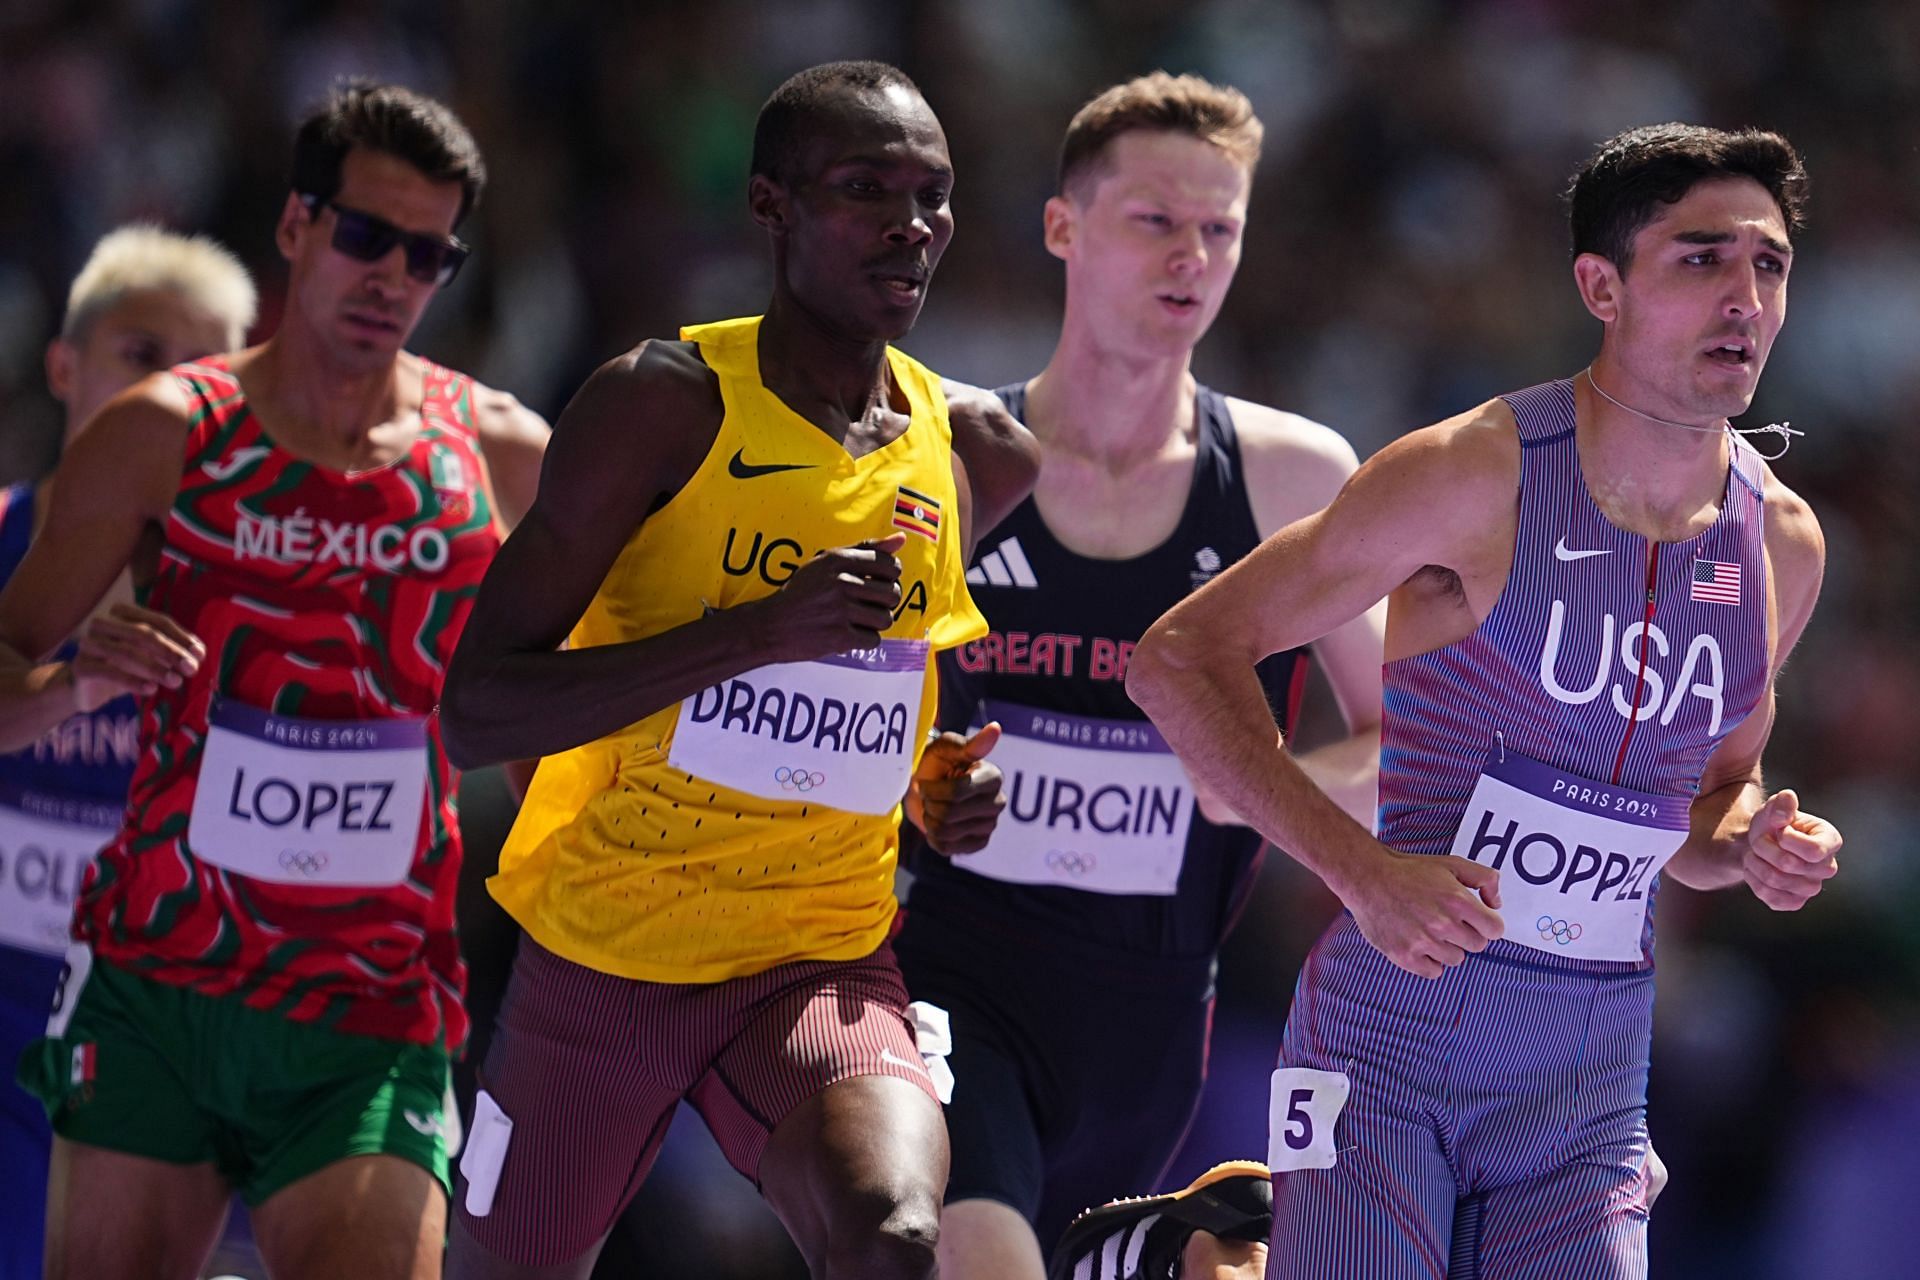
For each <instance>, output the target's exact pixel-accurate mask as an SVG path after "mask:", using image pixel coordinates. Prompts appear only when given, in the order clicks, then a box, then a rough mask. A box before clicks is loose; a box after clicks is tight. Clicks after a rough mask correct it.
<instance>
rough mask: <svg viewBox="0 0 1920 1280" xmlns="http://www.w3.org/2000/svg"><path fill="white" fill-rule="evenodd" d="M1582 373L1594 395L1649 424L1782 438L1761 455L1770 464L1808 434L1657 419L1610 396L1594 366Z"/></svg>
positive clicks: (1783, 427) (1780, 427)
mask: <svg viewBox="0 0 1920 1280" xmlns="http://www.w3.org/2000/svg"><path fill="white" fill-rule="evenodd" d="M1580 372H1581V373H1583V374H1585V375H1586V379H1587V385H1588V386H1590V387H1592V388H1593V390H1594V393H1595V394H1596V395H1598V396H1599V397H1600V398H1601V399H1602V400H1605V401H1606V402H1607V403H1608V404H1610V405H1612V406H1613V407H1614V408H1616V409H1622V410H1624V411H1626V412H1627V413H1630V414H1632V415H1633V416H1634V417H1636V418H1645V419H1646V420H1647V421H1648V422H1657V423H1659V424H1660V425H1661V426H1663V427H1679V428H1680V429H1681V430H1683V431H1713V432H1719V431H1731V432H1733V433H1734V434H1735V435H1741V436H1762V435H1777V436H1779V437H1780V452H1779V453H1761V454H1760V456H1761V457H1762V458H1764V459H1766V460H1767V461H1768V462H1772V461H1774V460H1775V459H1776V458H1782V457H1785V456H1786V452H1787V450H1788V449H1790V448H1792V447H1793V437H1795V436H1803V435H1805V434H1807V433H1806V432H1804V431H1796V430H1794V429H1793V424H1792V423H1790V422H1770V423H1768V424H1767V425H1766V426H1764V427H1736V426H1734V425H1733V424H1732V423H1731V422H1726V421H1724V420H1723V421H1722V422H1721V424H1720V425H1719V426H1717V427H1703V426H1700V425H1698V424H1696V423H1692V422H1675V421H1674V420H1673V419H1671V418H1657V417H1655V416H1654V415H1653V414H1651V413H1647V412H1644V411H1643V410H1640V409H1636V408H1634V407H1633V406H1632V405H1630V404H1623V403H1621V402H1620V401H1619V400H1616V399H1614V398H1613V397H1612V396H1610V395H1608V394H1607V389H1606V388H1605V387H1603V386H1601V385H1600V384H1599V383H1598V382H1596V381H1595V380H1594V377H1593V366H1592V365H1588V366H1587V367H1586V368H1584V369H1582V370H1581V371H1580ZM1754 452H1755V453H1759V452H1760V451H1759V450H1758V449H1756V450H1754Z"/></svg>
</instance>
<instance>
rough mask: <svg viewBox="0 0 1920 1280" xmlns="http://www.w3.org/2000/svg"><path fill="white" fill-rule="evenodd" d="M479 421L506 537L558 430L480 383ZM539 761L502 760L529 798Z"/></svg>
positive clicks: (515, 786) (517, 795)
mask: <svg viewBox="0 0 1920 1280" xmlns="http://www.w3.org/2000/svg"><path fill="white" fill-rule="evenodd" d="M473 391H474V404H473V409H474V413H473V421H474V426H475V428H476V429H478V431H479V433H480V456H481V459H482V461H483V462H485V464H486V467H487V485H488V492H490V493H491V494H492V495H493V510H494V520H495V523H496V524H497V525H498V526H499V528H500V536H501V537H503V538H504V537H505V536H506V535H508V534H510V533H512V532H513V530H514V529H515V528H516V527H517V526H518V525H519V523H520V521H521V520H522V519H523V518H524V517H525V516H526V514H527V510H528V509H529V508H530V507H532V506H533V499H534V496H535V495H536V494H537V493H539V491H540V463H541V461H542V460H543V459H544V458H545V457H546V456H547V440H548V438H549V437H551V436H552V434H553V428H552V427H550V426H548V425H547V420H546V419H545V418H543V417H541V416H540V415H539V414H537V413H535V412H534V411H533V410H531V409H529V408H527V407H526V406H525V405H523V404H521V403H520V402H519V401H518V400H516V399H515V398H514V397H513V396H511V395H509V394H508V393H507V392H505V391H498V390H495V389H494V388H492V387H483V386H481V385H479V384H478V383H476V384H475V385H474V389H473ZM539 763H540V762H539V761H538V760H507V761H503V762H502V763H501V766H500V768H501V772H502V773H503V774H504V775H505V777H506V782H507V789H508V790H509V791H511V792H512V793H513V798H514V799H515V800H524V799H525V798H526V795H527V787H528V785H529V784H530V783H531V782H532V781H533V771H534V769H535V768H536V767H538V765H539Z"/></svg>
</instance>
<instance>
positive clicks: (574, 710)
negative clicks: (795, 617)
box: [440, 601, 771, 769]
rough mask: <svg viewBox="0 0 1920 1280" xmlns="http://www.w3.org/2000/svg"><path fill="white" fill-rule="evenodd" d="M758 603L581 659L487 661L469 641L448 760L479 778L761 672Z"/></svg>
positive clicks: (556, 655)
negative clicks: (479, 772)
mask: <svg viewBox="0 0 1920 1280" xmlns="http://www.w3.org/2000/svg"><path fill="white" fill-rule="evenodd" d="M762 603H763V602H761V601H753V602H750V603H748V604H743V605H737V606H735V607H734V608H731V609H720V610H716V611H714V612H712V613H709V614H707V615H706V616H705V617H703V618H700V619H698V620H696V621H694V622H689V623H685V624H683V625H681V626H678V627H675V628H673V629H672V630H670V631H663V632H661V633H660V634H658V635H653V636H647V637H646V638H644V639H640V640H628V641H625V642H623V643H620V644H608V645H594V646H590V647H587V648H582V649H572V648H568V649H557V650H553V651H550V652H531V653H530V652H513V653H505V654H499V655H497V656H489V655H484V654H481V653H478V652H474V653H468V652H467V651H466V639H465V638H464V637H463V638H462V644H461V651H460V652H458V653H456V654H455V656H454V661H453V663H452V664H451V665H450V666H449V668H448V671H447V683H446V688H445V690H444V691H443V692H442V694H441V699H440V728H441V733H442V736H443V740H444V741H445V743H446V747H447V758H448V759H449V760H451V761H452V762H453V763H454V765H455V766H457V767H458V768H462V769H477V768H479V767H480V766H482V765H489V764H500V763H502V762H504V761H508V760H530V759H537V758H539V757H541V756H550V755H556V754H558V753H559V752H562V751H568V750H571V749H572V748H574V747H578V746H581V745H582V744H584V743H588V742H592V741H593V740H594V739H596V738H604V737H606V736H607V735H608V734H612V733H617V732H619V731H620V730H621V729H624V728H626V727H627V726H628V725H631V724H634V723H635V722H637V721H640V720H644V719H646V718H647V717H648V716H650V715H652V714H653V713H654V712H656V711H660V710H662V709H663V708H666V707H670V706H672V705H673V704H674V703H676V702H679V701H681V700H682V699H684V698H689V697H692V696H693V695H694V694H696V693H698V692H700V690H702V689H705V688H707V687H708V686H710V685H713V684H715V683H717V682H719V681H722V680H727V679H731V678H732V677H734V676H737V675H739V674H740V673H741V672H743V671H749V670H752V669H753V668H754V667H757V666H760V665H763V664H764V663H765V662H766V661H767V660H768V658H767V655H768V653H769V652H770V650H771V645H770V644H769V643H768V640H767V637H766V636H765V635H763V634H762V631H763V627H762V622H763V616H762V615H763V611H762V609H761V608H760V605H761V604H762Z"/></svg>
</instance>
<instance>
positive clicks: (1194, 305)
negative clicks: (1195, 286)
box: [1155, 293, 1200, 315]
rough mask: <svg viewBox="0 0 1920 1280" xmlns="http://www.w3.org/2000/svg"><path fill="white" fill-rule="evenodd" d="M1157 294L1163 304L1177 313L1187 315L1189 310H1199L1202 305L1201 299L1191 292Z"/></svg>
mask: <svg viewBox="0 0 1920 1280" xmlns="http://www.w3.org/2000/svg"><path fill="white" fill-rule="evenodd" d="M1155 296H1156V297H1157V298H1159V300H1160V305H1161V306H1163V307H1165V308H1167V309H1168V310H1169V311H1172V312H1173V313H1174V314H1175V315H1186V314H1188V313H1189V312H1192V311H1197V310H1198V309H1199V307H1200V299H1198V298H1196V297H1194V296H1193V295H1192V294H1190V293H1162V294H1156V295H1155Z"/></svg>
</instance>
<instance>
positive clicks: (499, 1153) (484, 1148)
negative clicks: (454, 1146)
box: [460, 1089, 513, 1218]
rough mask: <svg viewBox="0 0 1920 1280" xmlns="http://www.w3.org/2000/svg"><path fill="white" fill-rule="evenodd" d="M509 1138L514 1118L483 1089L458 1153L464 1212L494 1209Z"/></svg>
mask: <svg viewBox="0 0 1920 1280" xmlns="http://www.w3.org/2000/svg"><path fill="white" fill-rule="evenodd" d="M512 1141H513V1121H512V1120H511V1119H510V1118H509V1117H508V1116H507V1113H506V1112H504V1111H502V1110H501V1109H500V1104H499V1103H497V1102H495V1101H494V1100H493V1095H492V1094H490V1093H488V1092H487V1091H486V1090H485V1089H482V1090H481V1091H480V1092H479V1094H478V1095H477V1096H476V1097H475V1098H474V1100H473V1128H471V1129H470V1130H468V1131H467V1149H466V1151H465V1153H464V1154H462V1155H461V1157H460V1173H461V1176H463V1177H464V1178H466V1180H467V1212H468V1213H470V1214H472V1215H473V1216H474V1217H476V1218H484V1217H486V1216H487V1215H488V1214H490V1213H492V1212H493V1196H494V1193H495V1192H496V1191H498V1190H499V1189H500V1169H501V1166H502V1165H504V1164H506V1162H507V1145H508V1144H509V1143H510V1142H512Z"/></svg>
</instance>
